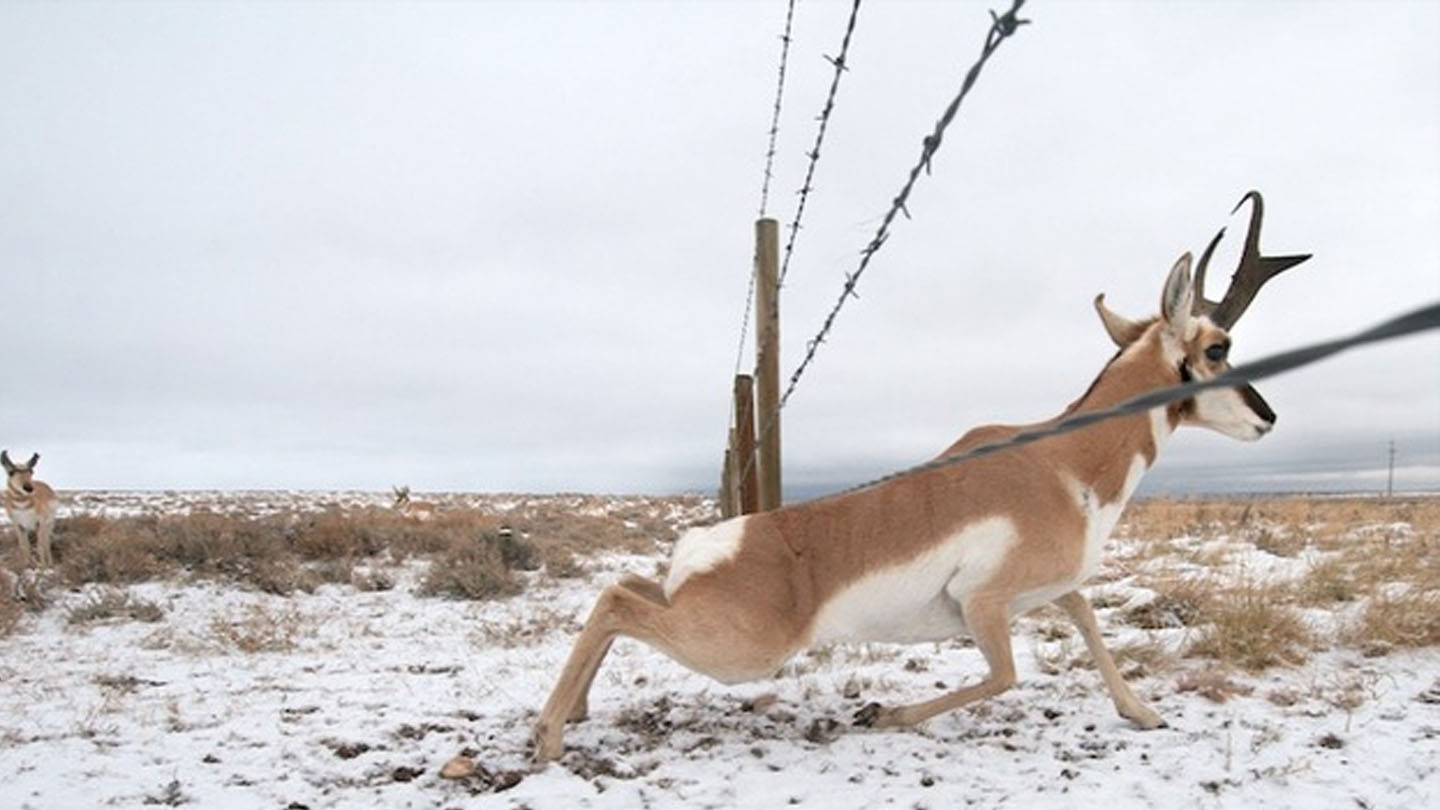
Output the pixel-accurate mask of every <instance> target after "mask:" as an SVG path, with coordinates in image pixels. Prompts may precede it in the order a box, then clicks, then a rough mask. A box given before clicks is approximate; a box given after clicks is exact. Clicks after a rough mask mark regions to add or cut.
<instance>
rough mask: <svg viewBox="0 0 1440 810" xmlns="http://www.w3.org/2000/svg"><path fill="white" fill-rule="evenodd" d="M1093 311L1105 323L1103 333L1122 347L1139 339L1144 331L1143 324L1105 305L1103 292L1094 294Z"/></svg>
mask: <svg viewBox="0 0 1440 810" xmlns="http://www.w3.org/2000/svg"><path fill="white" fill-rule="evenodd" d="M1095 311H1096V312H1097V313H1099V315H1100V323H1102V324H1104V325H1105V333H1106V334H1107V335H1109V336H1110V339H1111V340H1112V341H1114V342H1115V345H1116V346H1119V347H1120V348H1122V349H1123V348H1125V347H1126V346H1129V345H1130V344H1131V343H1134V342H1135V341H1137V340H1139V339H1140V333H1142V332H1144V331H1145V324H1143V323H1137V322H1135V321H1132V320H1130V319H1129V318H1127V317H1125V316H1124V315H1120V314H1118V313H1116V312H1115V311H1114V310H1112V309H1110V308H1109V307H1107V306H1105V293H1100V294H1099V295H1097V296H1095Z"/></svg>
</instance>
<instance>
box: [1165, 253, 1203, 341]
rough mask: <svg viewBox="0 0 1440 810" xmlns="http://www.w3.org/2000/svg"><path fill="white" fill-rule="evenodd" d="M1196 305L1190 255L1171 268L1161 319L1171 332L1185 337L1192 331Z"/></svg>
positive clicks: (1166, 283) (1186, 255) (1166, 281)
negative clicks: (1192, 316) (1193, 310)
mask: <svg viewBox="0 0 1440 810" xmlns="http://www.w3.org/2000/svg"><path fill="white" fill-rule="evenodd" d="M1194 303H1195V285H1194V284H1192V283H1191V281H1190V254H1189V253H1188V252H1187V253H1186V254H1185V255H1184V256H1181V257H1180V258H1179V259H1178V260H1177V261H1176V262H1175V266H1174V267H1171V268H1170V276H1169V278H1167V279H1165V291H1164V292H1163V293H1161V295H1160V317H1162V318H1164V319H1165V323H1167V324H1169V325H1170V330H1171V331H1172V332H1174V333H1175V334H1177V335H1181V336H1184V335H1186V334H1187V333H1188V332H1189V330H1190V320H1191V308H1192V307H1193V306H1194Z"/></svg>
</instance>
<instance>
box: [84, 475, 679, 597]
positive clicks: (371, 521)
mask: <svg viewBox="0 0 1440 810" xmlns="http://www.w3.org/2000/svg"><path fill="white" fill-rule="evenodd" d="M697 503H698V502H697V501H695V499H654V500H642V501H631V502H622V503H620V505H618V506H617V505H616V502H615V501H613V500H612V499H603V498H592V497H587V496H565V497H556V498H533V499H524V498H522V499H519V504H518V505H517V506H514V507H513V508H511V509H509V511H507V512H506V513H504V514H503V515H502V514H495V513H490V512H486V511H484V510H482V509H476V508H469V507H465V506H461V505H459V504H456V503H446V504H444V505H443V508H442V509H440V510H439V511H438V512H437V513H436V514H435V515H434V517H433V518H432V519H429V520H417V519H414V518H410V517H407V516H405V515H402V514H400V513H398V512H396V511H394V510H392V509H383V508H375V507H371V508H352V509H348V510H347V509H341V508H338V507H337V508H332V509H329V510H326V511H321V512H298V511H288V512H287V511H268V510H267V511H265V513H263V514H253V513H247V511H246V510H241V509H237V510H235V511H225V512H219V511H206V510H196V511H193V512H190V513H188V514H187V513H176V514H148V515H141V516H135V517H119V518H105V517H98V516H94V515H77V516H69V517H64V518H61V519H60V520H59V521H58V522H57V526H56V537H55V540H56V542H55V550H56V556H57V560H58V565H59V570H60V572H61V576H62V578H63V580H64V582H65V584H67V585H69V586H71V587H79V586H81V585H84V584H86V583H101V584H109V585H115V586H124V585H127V584H130V583H137V582H145V581H152V580H157V579H167V578H177V577H189V578H200V579H220V580H224V581H230V582H237V583H240V584H242V585H245V586H248V587H251V588H254V589H257V590H260V591H264V592H267V593H273V594H277V595H287V594H291V593H294V592H296V591H306V592H308V591H312V590H314V589H315V588H316V587H318V586H319V585H322V584H325V583H342V584H345V583H348V584H353V585H354V586H355V587H357V588H361V589H365V590H384V589H388V588H390V587H393V586H394V580H393V578H391V577H389V576H388V575H385V574H384V573H383V572H377V566H376V563H382V564H391V563H398V562H402V561H405V560H407V559H412V558H421V559H427V560H430V561H432V568H431V572H430V574H429V575H428V576H427V577H426V578H425V584H424V588H423V591H424V592H425V593H427V594H434V595H443V596H451V597H459V598H496V597H503V596H508V595H512V594H515V593H518V592H519V591H520V590H521V589H522V588H523V585H524V582H525V580H524V578H521V577H517V576H516V575H515V572H517V571H533V570H536V569H538V568H540V567H542V566H543V567H544V568H545V569H546V571H547V572H548V574H549V575H550V576H553V577H576V576H580V575H581V574H583V572H584V570H585V566H584V563H583V560H584V558H586V557H589V556H591V555H594V554H596V553H599V552H602V551H622V552H629V553H637V552H643V553H654V552H656V551H658V550H660V545H661V544H662V543H665V542H667V541H669V540H672V539H673V538H674V536H675V531H676V527H675V526H673V525H672V521H673V515H672V513H674V512H676V511H684V510H693V509H694V507H695V506H696V504H697ZM254 511H258V510H250V512H254ZM357 566H359V570H360V571H361V572H362V573H359V574H357Z"/></svg>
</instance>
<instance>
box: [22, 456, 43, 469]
mask: <svg viewBox="0 0 1440 810" xmlns="http://www.w3.org/2000/svg"><path fill="white" fill-rule="evenodd" d="M39 463H40V454H39V453H35V454H34V455H32V456H30V460H29V461H28V462H26V463H25V466H26V467H29V468H30V469H32V470H33V469H35V465H36V464H39Z"/></svg>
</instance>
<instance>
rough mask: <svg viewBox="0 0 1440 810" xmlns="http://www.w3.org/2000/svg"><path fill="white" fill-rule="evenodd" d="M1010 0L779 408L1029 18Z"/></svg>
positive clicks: (925, 142) (1019, 0) (807, 346)
mask: <svg viewBox="0 0 1440 810" xmlns="http://www.w3.org/2000/svg"><path fill="white" fill-rule="evenodd" d="M1012 3H1013V5H1011V7H1010V10H1009V11H1007V12H1005V13H1004V14H1002V15H996V14H995V12H994V11H991V12H990V19H991V23H990V30H989V31H987V32H986V34H985V46H984V47H983V48H982V49H981V51H980V58H979V59H978V60H977V61H976V62H975V64H974V65H972V66H971V67H970V70H969V71H968V72H967V73H966V74H965V81H964V82H962V83H961V85H960V91H959V92H958V93H957V94H956V95H955V98H954V99H953V100H951V102H950V105H949V106H948V107H946V108H945V112H944V114H942V115H941V116H940V120H939V121H937V122H936V123H935V129H934V131H932V132H931V133H930V134H929V135H927V136H926V137H925V138H924V140H923V141H922V143H921V149H920V160H919V161H918V162H916V164H915V165H914V166H913V167H912V168H911V169H910V175H909V177H908V178H907V179H906V181H905V185H904V186H903V187H901V189H900V193H899V194H897V195H896V197H895V199H894V201H893V202H892V203H891V205H890V210H889V211H886V212H885V216H884V218H882V219H881V221H880V227H879V228H878V229H876V231H875V236H874V237H872V238H871V240H870V242H869V244H867V245H866V246H865V248H864V249H863V250H861V251H860V265H859V266H858V267H857V268H856V269H855V272H853V273H848V274H846V276H845V283H844V285H843V286H842V288H841V290H840V297H839V298H837V299H836V301H835V305H834V306H833V307H832V308H831V310H830V314H828V315H826V316H825V321H824V322H823V323H822V324H821V326H820V331H819V332H818V333H817V334H816V335H815V337H814V338H812V339H811V340H810V341H809V342H808V343H806V344H805V358H804V359H803V360H801V361H800V365H799V366H798V367H797V368H796V369H795V371H794V373H793V374H791V375H790V383H789V385H788V387H786V389H785V393H784V394H783V395H782V396H781V397H780V407H781V408H784V407H785V404H786V402H788V401H789V399H790V395H791V394H793V393H795V387H796V386H797V385H799V383H800V378H801V376H803V375H804V374H805V369H807V368H809V366H810V363H811V362H812V361H813V360H814V359H815V353H816V351H818V350H819V348H820V344H822V343H824V342H825V336H826V335H828V334H830V330H831V328H832V327H833V326H834V325H835V318H836V317H837V316H838V315H839V314H840V310H841V309H843V308H844V306H845V302H846V301H847V300H849V299H850V298H852V297H856V298H858V297H859V296H858V295H857V294H856V292H855V285H856V284H857V283H859V281H860V276H861V275H863V274H864V273H865V270H866V268H868V267H869V266H870V260H871V259H873V258H874V257H875V254H876V253H878V252H879V251H880V248H881V247H882V246H883V245H884V244H885V240H887V239H889V238H890V223H891V222H893V221H894V220H895V216H896V215H897V214H901V213H903V214H904V215H905V218H906V219H909V218H910V212H909V211H908V210H907V209H906V208H905V203H906V201H907V200H909V198H910V192H911V190H912V189H913V188H914V187H915V181H916V180H918V179H919V177H920V172H921V170H924V171H925V173H926V174H929V173H930V161H931V158H933V157H934V156H935V153H936V152H937V151H939V150H940V144H941V141H942V139H943V138H944V136H945V130H946V128H947V127H949V126H950V122H951V121H953V120H954V119H955V113H956V112H957V111H959V109H960V102H962V101H964V100H965V96H966V95H968V94H969V92H970V88H971V87H973V86H974V84H975V80H976V79H978V78H979V77H980V71H981V70H982V69H983V68H984V67H985V63H986V62H988V61H989V60H990V56H991V55H992V54H994V53H995V51H996V50H997V49H998V48H999V47H1000V44H1001V43H1002V42H1004V41H1005V40H1006V39H1008V38H1009V37H1010V36H1011V35H1012V34H1014V33H1015V31H1016V30H1017V29H1018V28H1019V27H1020V26H1022V25H1027V24H1029V22H1030V21H1029V20H1022V19H1019V18H1018V17H1016V16H1015V15H1016V13H1017V12H1019V11H1020V7H1021V6H1023V5H1025V0H1012Z"/></svg>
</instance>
